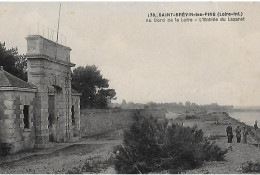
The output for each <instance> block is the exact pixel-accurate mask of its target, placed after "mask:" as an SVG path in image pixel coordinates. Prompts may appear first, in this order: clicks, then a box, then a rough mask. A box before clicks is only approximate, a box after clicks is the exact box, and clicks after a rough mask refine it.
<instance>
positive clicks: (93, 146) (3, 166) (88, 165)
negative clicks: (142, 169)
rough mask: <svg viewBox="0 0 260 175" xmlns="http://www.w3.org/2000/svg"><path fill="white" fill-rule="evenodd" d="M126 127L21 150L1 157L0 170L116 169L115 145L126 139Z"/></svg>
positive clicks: (78, 171) (59, 170) (54, 171)
mask: <svg viewBox="0 0 260 175" xmlns="http://www.w3.org/2000/svg"><path fill="white" fill-rule="evenodd" d="M122 133H123V131H122V130H117V131H113V132H110V133H108V134H105V135H100V136H95V137H91V138H82V139H81V140H80V141H79V142H76V143H57V144H55V146H54V147H53V148H48V149H38V150H32V151H29V152H22V153H17V154H14V155H9V156H7V157H4V158H1V160H0V173H1V174H3V173H5V174H7V173H8V174H9V173H12V174H20V173H26V174H28V173H37V174H38V173H40V174H48V173H51V174H54V173H55V174H57V173H62V174H65V173H80V172H82V171H84V173H115V171H114V168H113V165H112V162H111V161H110V159H111V155H112V154H113V148H114V147H115V146H116V145H119V144H121V142H122Z"/></svg>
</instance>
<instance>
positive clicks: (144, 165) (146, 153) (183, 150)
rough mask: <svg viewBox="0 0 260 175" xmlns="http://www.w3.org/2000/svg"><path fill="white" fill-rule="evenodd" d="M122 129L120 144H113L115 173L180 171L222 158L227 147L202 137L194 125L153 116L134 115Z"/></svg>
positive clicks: (201, 133) (200, 131)
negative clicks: (187, 125) (179, 123)
mask: <svg viewBox="0 0 260 175" xmlns="http://www.w3.org/2000/svg"><path fill="white" fill-rule="evenodd" d="M133 119H134V122H133V124H132V125H131V127H130V128H129V129H128V130H126V131H125V133H124V142H123V145H121V146H118V147H116V148H115V150H114V153H115V154H116V158H115V169H116V171H117V172H118V173H149V172H156V171H163V170H169V172H170V173H179V172H181V171H183V170H186V169H193V168H195V167H198V166H201V165H202V164H203V162H204V161H210V160H216V161H218V160H223V159H224V154H225V153H226V151H225V150H224V151H223V150H221V149H220V148H219V147H218V146H216V145H215V144H213V143H210V142H209V141H205V140H204V139H203V132H202V130H198V129H197V128H196V127H192V128H190V127H183V126H181V125H177V124H172V125H170V126H167V125H168V121H167V120H165V121H163V122H159V121H157V119H155V118H152V117H147V116H146V117H145V116H141V115H140V114H139V115H135V116H134V117H133Z"/></svg>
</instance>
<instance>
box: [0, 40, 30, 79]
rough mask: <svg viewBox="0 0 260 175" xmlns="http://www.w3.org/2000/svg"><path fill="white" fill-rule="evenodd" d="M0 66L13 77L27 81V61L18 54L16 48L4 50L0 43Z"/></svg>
mask: <svg viewBox="0 0 260 175" xmlns="http://www.w3.org/2000/svg"><path fill="white" fill-rule="evenodd" d="M0 66H3V68H4V70H5V71H7V72H9V73H11V74H13V75H14V76H16V77H18V78H21V79H22V80H24V81H27V74H26V68H27V60H26V58H25V56H24V55H19V54H18V49H17V48H11V49H6V47H5V43H1V42H0Z"/></svg>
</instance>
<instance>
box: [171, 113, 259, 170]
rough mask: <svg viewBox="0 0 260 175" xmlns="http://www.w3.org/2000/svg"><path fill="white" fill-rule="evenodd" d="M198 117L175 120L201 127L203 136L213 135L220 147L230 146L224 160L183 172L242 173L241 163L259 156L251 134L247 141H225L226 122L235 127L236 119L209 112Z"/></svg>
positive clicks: (186, 124)
mask: <svg viewBox="0 0 260 175" xmlns="http://www.w3.org/2000/svg"><path fill="white" fill-rule="evenodd" d="M198 116H199V118H198V119H188V120H187V119H185V117H181V118H178V119H176V121H175V122H178V123H183V125H184V126H192V125H197V126H198V128H201V129H202V130H203V132H204V135H205V136H215V137H216V138H215V139H214V140H213V141H214V142H215V143H216V144H217V145H218V146H220V147H222V148H230V146H232V150H230V149H229V150H228V153H227V154H226V157H225V161H221V162H207V163H206V164H205V165H204V166H202V167H201V168H198V169H194V170H190V171H187V172H185V173H192V174H197V173H199V174H205V173H210V174H216V173H217V174H225V173H228V174H230V173H236V174H237V173H242V171H241V167H240V166H241V164H242V163H243V162H246V161H249V160H256V159H257V158H260V148H258V147H256V146H254V145H253V144H255V143H257V141H256V140H255V139H254V137H253V136H252V135H249V136H248V143H247V144H246V143H236V138H234V139H233V143H231V144H230V143H227V137H226V127H227V124H228V123H230V122H231V123H232V128H233V129H235V128H236V126H237V125H238V124H239V125H240V126H244V125H245V124H243V123H240V122H238V121H237V120H235V119H233V118H230V117H229V116H227V115H226V114H211V115H198Z"/></svg>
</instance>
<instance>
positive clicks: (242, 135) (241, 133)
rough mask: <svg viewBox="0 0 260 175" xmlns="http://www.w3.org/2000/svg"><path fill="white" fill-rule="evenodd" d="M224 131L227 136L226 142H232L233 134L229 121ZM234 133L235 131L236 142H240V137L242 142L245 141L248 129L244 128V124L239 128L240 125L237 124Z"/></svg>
mask: <svg viewBox="0 0 260 175" xmlns="http://www.w3.org/2000/svg"><path fill="white" fill-rule="evenodd" d="M226 132H227V137H228V143H232V139H233V137H234V135H233V129H232V126H231V123H229V125H228V127H227V128H226ZM235 133H236V138H237V143H240V142H241V138H242V141H243V143H247V135H248V130H247V129H246V127H245V126H244V127H243V129H242V130H241V128H240V126H239V125H238V126H237V128H236V129H235Z"/></svg>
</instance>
